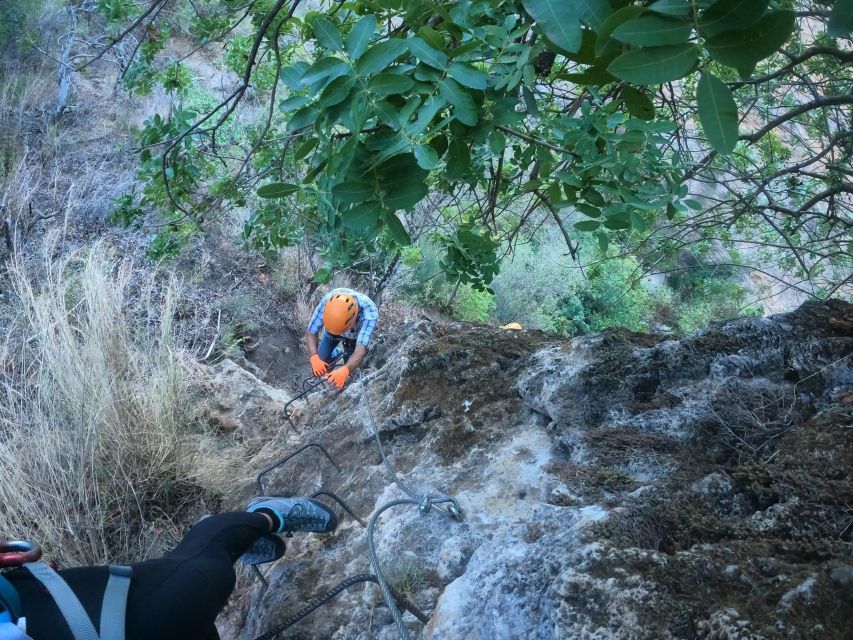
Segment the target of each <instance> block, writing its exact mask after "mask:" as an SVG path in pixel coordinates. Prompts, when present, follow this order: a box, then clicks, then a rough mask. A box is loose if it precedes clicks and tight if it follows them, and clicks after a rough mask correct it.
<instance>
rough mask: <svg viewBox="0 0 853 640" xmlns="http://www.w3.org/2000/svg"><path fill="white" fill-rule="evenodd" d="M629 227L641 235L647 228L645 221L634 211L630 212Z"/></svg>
mask: <svg viewBox="0 0 853 640" xmlns="http://www.w3.org/2000/svg"><path fill="white" fill-rule="evenodd" d="M631 226H632V227H634V229H636V230H637V231H639V232H640V233H643V232H644V231H645V230H646V228H647V226H646V221H645V220H644V219H643V216H641V215H640V214H639V213H637V212H636V211H632V212H631Z"/></svg>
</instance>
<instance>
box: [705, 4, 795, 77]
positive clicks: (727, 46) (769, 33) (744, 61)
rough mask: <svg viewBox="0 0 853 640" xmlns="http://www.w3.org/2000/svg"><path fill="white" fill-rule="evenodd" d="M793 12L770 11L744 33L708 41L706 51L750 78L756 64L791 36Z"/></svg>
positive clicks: (721, 36) (728, 33) (736, 32)
mask: <svg viewBox="0 0 853 640" xmlns="http://www.w3.org/2000/svg"><path fill="white" fill-rule="evenodd" d="M794 26H795V21H794V12H793V11H772V12H770V13H768V14H767V15H766V16H764V17H763V18H762V19H761V20H759V21H758V23H756V24H754V25H753V26H751V27H750V28H749V29H744V30H743V31H726V32H724V33H720V34H718V35H715V36H714V37H713V38H708V39H707V40H706V41H705V48H706V49H707V51H708V53H709V54H711V57H712V58H713V59H714V60H716V61H717V62H720V63H722V64H724V65H727V66H729V67H734V68H735V69H737V70H738V71H739V72H740V73H741V75H742V76H749V75H750V74H751V73H752V71H753V69H755V65H756V64H758V63H759V62H761V61H762V60H764V58H766V57H768V56H770V55H772V54H773V53H775V52H776V51H778V50H779V49H780V48H781V47H782V45H783V44H785V43H786V42H787V41H788V38H790V37H791V33H792V32H793V31H794Z"/></svg>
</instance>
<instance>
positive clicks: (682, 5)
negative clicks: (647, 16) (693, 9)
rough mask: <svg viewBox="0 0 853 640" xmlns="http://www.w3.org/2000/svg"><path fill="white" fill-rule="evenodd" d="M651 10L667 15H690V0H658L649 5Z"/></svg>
mask: <svg viewBox="0 0 853 640" xmlns="http://www.w3.org/2000/svg"><path fill="white" fill-rule="evenodd" d="M649 11H654V12H655V13H662V14H663V15H665V16H678V17H681V16H688V15H690V0H657V2H653V3H652V4H650V5H649Z"/></svg>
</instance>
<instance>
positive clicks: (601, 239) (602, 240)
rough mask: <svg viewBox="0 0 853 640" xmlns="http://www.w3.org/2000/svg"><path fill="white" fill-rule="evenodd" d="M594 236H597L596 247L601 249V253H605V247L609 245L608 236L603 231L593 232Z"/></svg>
mask: <svg viewBox="0 0 853 640" xmlns="http://www.w3.org/2000/svg"><path fill="white" fill-rule="evenodd" d="M595 237H596V238H598V248H599V249H601V253H607V247H609V246H610V238H609V237H608V236H607V234H606V233H605V232H604V231H599V232H598V233H596V234H595Z"/></svg>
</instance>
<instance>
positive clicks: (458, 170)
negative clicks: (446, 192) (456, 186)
mask: <svg viewBox="0 0 853 640" xmlns="http://www.w3.org/2000/svg"><path fill="white" fill-rule="evenodd" d="M470 163H471V151H470V150H469V149H468V144H467V143H466V142H465V140H463V139H462V138H457V137H454V138H453V139H452V140H451V141H450V146H449V147H448V149H447V179H448V180H449V181H450V182H456V181H457V180H458V179H459V178H461V177H462V176H464V175H465V174H466V173H467V171H468V165H469V164H470Z"/></svg>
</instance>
